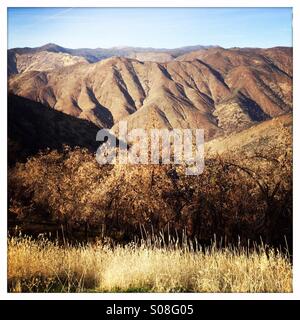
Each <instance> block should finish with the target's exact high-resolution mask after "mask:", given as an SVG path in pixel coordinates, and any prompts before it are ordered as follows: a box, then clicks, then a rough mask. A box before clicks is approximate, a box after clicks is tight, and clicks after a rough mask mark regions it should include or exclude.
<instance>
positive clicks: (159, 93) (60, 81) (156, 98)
mask: <svg viewBox="0 0 300 320" xmlns="http://www.w3.org/2000/svg"><path fill="white" fill-rule="evenodd" d="M177 59H178V60H173V61H170V62H167V63H157V62H149V61H146V62H141V61H138V60H135V59H128V58H120V57H113V58H109V59H105V60H102V61H100V62H98V63H94V64H74V65H71V66H66V67H62V68H59V69H53V70H49V71H43V72H38V71H27V72H24V73H22V74H19V75H16V76H14V77H12V78H11V79H10V80H9V91H10V92H12V93H14V94H17V95H20V96H24V97H27V98H29V99H31V100H35V101H39V102H41V103H43V104H45V105H47V106H50V107H52V108H54V109H56V110H59V111H63V112H65V113H67V114H70V115H72V116H75V117H79V118H83V119H88V120H90V121H92V122H94V123H95V124H96V125H98V126H104V127H112V126H113V125H115V124H116V123H117V122H118V121H119V120H121V119H127V120H128V123H129V127H143V128H152V127H158V128H159V127H166V128H178V127H180V128H204V129H205V130H206V135H207V137H213V136H216V135H221V134H223V133H224V132H225V133H226V132H232V131H236V130H241V129H243V128H247V127H249V126H251V125H252V124H255V123H257V122H260V121H263V120H266V119H269V118H272V117H275V116H278V115H281V114H283V113H286V112H289V111H291V109H292V66H291V65H292V64H291V61H292V50H291V49H290V48H272V49H266V50H263V49H228V50H226V49H222V48H211V49H207V50H200V51H197V52H193V53H190V54H189V56H188V55H184V56H181V57H180V58H177ZM187 60H189V61H187Z"/></svg>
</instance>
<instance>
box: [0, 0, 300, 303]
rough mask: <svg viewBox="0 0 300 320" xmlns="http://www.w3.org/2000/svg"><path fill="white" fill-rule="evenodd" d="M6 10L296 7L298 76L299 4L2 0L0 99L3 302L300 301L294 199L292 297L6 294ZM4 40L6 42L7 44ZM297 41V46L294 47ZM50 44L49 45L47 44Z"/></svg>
mask: <svg viewBox="0 0 300 320" xmlns="http://www.w3.org/2000/svg"><path fill="white" fill-rule="evenodd" d="M8 7H293V17H294V19H293V35H294V36H293V39H294V42H293V48H294V57H295V59H294V61H293V67H294V70H300V68H299V56H300V49H299V39H300V35H299V30H300V25H299V24H300V5H299V1H297V0H273V1H270V0H243V1H237V0H228V1H224V0H210V1H203V0H202V1H199V0H198V1H195V0H185V1H184V0H172V1H168V0H152V1H150V0H144V1H138V0H129V1H124V0H113V1H112V0H110V1H108V0H102V1H99V0H85V1H82V0H43V1H37V0H27V1H24V0H2V1H1V2H0V30H1V33H0V35H1V47H0V58H1V63H0V72H1V75H2V76H1V78H0V81H1V82H0V95H1V102H2V103H1V113H2V115H1V118H0V121H1V125H0V131H1V137H3V141H2V144H1V149H2V150H1V158H0V164H1V171H0V187H1V192H0V197H1V198H0V205H1V211H0V212H1V220H0V258H1V259H0V261H1V263H0V299H3V300H6V299H10V300H21V299H22V300H24V299H28V300H35V299H39V300H46V299H50V300H54V299H60V300H62V299H63V300H88V299H95V300H125V299H126V300H137V299H140V300H149V299H157V300H165V299H169V300H177V299H180V300H188V299H190V300H234V299H240V300H252V299H264V300H274V299H275V300H277V299H281V300H286V299H299V298H300V250H299V248H298V247H297V244H299V245H300V232H299V233H298V232H296V228H295V226H297V228H299V227H300V214H299V211H300V205H299V200H300V199H299V197H294V210H293V212H294V220H293V224H294V238H293V243H294V252H293V254H294V260H293V263H294V265H293V269H294V270H293V288H294V289H293V290H294V291H293V293H26V294H25V293H7V263H4V262H7V45H3V44H5V43H6V44H7V8H8ZM4 37H5V38H4ZM297 39H298V41H296V40H297ZM46 42H47V41H46ZM299 78H300V75H299V73H297V72H295V73H294V79H293V81H294V82H293V88H294V90H293V92H294V93H293V96H294V100H293V101H294V105H299V99H300V95H299V91H298V90H296V88H299V83H300V81H299V80H300V79H299ZM299 112H300V111H299V110H298V107H296V108H294V113H293V115H294V128H293V135H294V137H298V136H300V134H299V131H300V125H299V127H298V124H299V121H300V118H299ZM293 150H294V194H295V195H297V194H300V188H299V184H300V179H299V180H298V179H297V177H298V178H300V172H299V169H298V168H299V161H300V149H299V148H298V141H297V139H294V149H293Z"/></svg>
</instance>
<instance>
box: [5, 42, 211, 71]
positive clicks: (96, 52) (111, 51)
mask: <svg viewBox="0 0 300 320" xmlns="http://www.w3.org/2000/svg"><path fill="white" fill-rule="evenodd" d="M216 47H217V46H203V45H196V46H186V47H181V48H175V49H163V48H151V47H149V48H142V47H113V48H95V49H89V48H79V49H70V48H64V47H61V46H59V45H57V44H54V43H47V44H45V45H43V46H40V47H35V48H30V47H24V48H12V49H9V50H8V61H9V68H10V70H11V72H10V73H9V74H15V73H17V72H16V68H15V67H14V59H15V57H16V54H19V55H24V54H35V53H38V52H43V51H47V52H55V53H66V54H70V55H72V56H78V57H83V58H85V59H86V60H87V61H88V62H91V63H93V62H98V61H100V60H103V59H107V58H110V57H113V56H118V57H127V58H135V56H136V55H138V56H139V59H140V60H142V59H143V53H146V55H147V53H148V56H149V53H151V54H152V57H154V61H156V60H155V54H156V55H158V56H159V60H160V61H158V62H165V61H170V60H172V59H174V58H176V57H178V56H180V55H182V54H185V53H188V52H191V51H194V50H201V49H209V48H216ZM162 54H164V55H165V59H162V58H161V55H162ZM145 59H146V61H147V57H146V58H145ZM142 61H143V60H142Z"/></svg>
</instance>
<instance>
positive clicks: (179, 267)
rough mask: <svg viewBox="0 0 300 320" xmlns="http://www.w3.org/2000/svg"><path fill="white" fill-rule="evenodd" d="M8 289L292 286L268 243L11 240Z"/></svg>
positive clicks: (286, 265)
mask: <svg viewBox="0 0 300 320" xmlns="http://www.w3.org/2000/svg"><path fill="white" fill-rule="evenodd" d="M8 291H10V292H292V265H291V263H290V261H289V259H288V257H287V256H286V255H284V254H283V253H280V252H278V251H276V250H273V249H266V248H265V247H260V248H257V250H256V251H255V252H254V251H252V252H250V251H249V250H245V249H242V248H236V249H216V247H215V246H214V245H213V246H212V247H210V248H207V249H206V250H201V248H199V249H197V250H195V249H190V247H189V246H188V245H186V246H183V247H181V248H180V247H179V246H178V245H177V244H176V243H175V242H174V243H173V244H171V245H169V246H167V247H164V248H163V247H160V246H157V245H154V244H151V243H148V244H147V242H145V244H142V245H136V244H134V243H131V244H128V245H125V246H121V245H113V246H112V245H104V244H101V243H99V244H89V245H78V246H71V245H67V244H66V245H64V246H61V245H59V244H57V243H54V242H50V241H48V240H46V239H44V238H42V237H41V238H39V239H37V240H33V239H31V238H28V237H12V238H10V239H9V240H8Z"/></svg>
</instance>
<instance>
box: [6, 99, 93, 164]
mask: <svg viewBox="0 0 300 320" xmlns="http://www.w3.org/2000/svg"><path fill="white" fill-rule="evenodd" d="M98 130H99V128H98V127H96V126H95V125H94V124H93V123H91V122H89V121H86V120H81V119H76V118H74V117H71V116H69V115H67V114H64V113H62V112H58V111H56V110H53V109H51V108H49V107H46V106H44V105H42V104H40V103H37V102H34V101H31V100H28V99H25V98H22V97H18V96H15V95H9V96H8V146H9V148H8V150H9V155H8V160H9V163H10V164H13V163H15V162H16V161H20V160H25V159H26V158H27V157H28V156H30V155H33V154H35V153H37V152H38V151H40V150H43V149H46V148H50V149H62V148H63V145H68V146H71V147H75V146H79V147H85V148H87V149H89V150H91V151H94V150H96V148H97V146H98V143H97V142H96V134H97V131H98Z"/></svg>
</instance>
